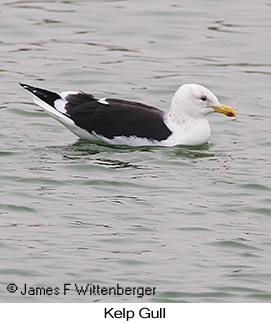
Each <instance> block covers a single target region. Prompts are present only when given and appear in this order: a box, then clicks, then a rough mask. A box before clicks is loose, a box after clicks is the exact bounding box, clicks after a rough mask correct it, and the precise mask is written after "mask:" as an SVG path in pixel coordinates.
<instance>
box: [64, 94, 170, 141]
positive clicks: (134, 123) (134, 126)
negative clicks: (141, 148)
mask: <svg viewBox="0 0 271 323" xmlns="http://www.w3.org/2000/svg"><path fill="white" fill-rule="evenodd" d="M66 100H67V102H68V103H67V104H66V106H65V109H66V110H67V114H68V115H69V116H70V118H71V119H72V120H73V121H74V123H75V124H76V125H77V126H79V127H81V128H83V129H85V130H87V131H88V132H90V133H91V132H93V131H95V133H96V134H98V135H102V136H104V137H106V138H108V139H113V138H114V137H116V136H128V137H129V136H136V137H140V138H148V139H154V140H158V141H161V140H165V139H167V138H168V137H169V136H170V135H171V133H172V132H171V131H170V130H169V129H168V127H167V126H166V125H165V123H164V112H163V111H161V110H159V109H157V108H154V107H151V106H148V105H146V104H142V103H139V102H132V101H126V100H119V99H105V100H104V101H101V102H103V103H101V102H99V100H96V99H95V98H94V97H93V96H92V95H90V94H86V93H78V94H70V95H69V96H67V97H66Z"/></svg>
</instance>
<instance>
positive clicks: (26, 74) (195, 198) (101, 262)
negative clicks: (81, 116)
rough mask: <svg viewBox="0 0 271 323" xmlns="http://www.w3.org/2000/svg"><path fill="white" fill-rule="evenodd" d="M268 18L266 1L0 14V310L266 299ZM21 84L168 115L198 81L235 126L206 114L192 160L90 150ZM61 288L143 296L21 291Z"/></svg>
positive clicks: (270, 208) (21, 7)
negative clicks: (175, 98) (228, 109)
mask: <svg viewBox="0 0 271 323" xmlns="http://www.w3.org/2000/svg"><path fill="white" fill-rule="evenodd" d="M270 13H271V3H270V1H268V0H263V1H257V2H255V1H252V0H249V1H247V0H246V1H245V0H237V1H236V0H235V1H228V0H227V1H226V0H222V1H219V2H214V1H212V0H204V1H199V0H198V1H197V0H195V1H192V2H191V1H188V0H186V1H181V2H178V1H173V0H167V1H157V0H156V1H154V0H151V1H148V2H146V1H130V0H126V1H86V0H85V1H83V0H78V1H76V0H71V1H49V0H48V1H46V0H44V1H25V0H21V1H7V0H5V1H3V2H2V4H1V7H0V18H1V19H0V29H1V39H0V41H1V49H2V50H1V55H0V60H1V69H0V73H1V79H2V82H1V89H0V91H1V109H0V113H1V129H0V136H1V144H0V158H1V169H0V172H1V173H0V174H1V176H0V192H1V200H0V232H1V240H0V248H1V253H0V259H1V265H0V292H1V294H0V295H1V296H0V297H1V301H2V302H26V301H27V302H94V301H95V302H118V301H120V302H122V301H129V302H141V301H146V302H263V301H264V302H269V301H270V300H271V292H270V290H271V283H270V277H271V272H270V268H271V258H270V253H271V237H270V227H271V217H270V216H271V197H270V191H271V186H270V177H271V175H270V166H271V162H270V160H271V159H270V146H271V141H270V138H271V136H270V135H271V131H270V118H271V112H270V111H271V110H270V102H271V92H270V81H271V79H270V76H271V64H270V53H271V51H270V50H271V46H270V44H271V42H270V25H271V21H270ZM19 81H22V82H26V83H29V84H33V85H36V86H40V87H44V88H48V89H52V90H57V91H63V90H72V89H75V90H78V89H80V90H83V91H86V92H90V93H93V94H95V95H96V96H97V97H99V96H100V97H105V96H108V95H110V96H111V97H112V96H113V97H121V98H124V99H134V100H139V101H142V102H145V103H147V104H151V105H155V106H157V107H159V108H161V109H163V110H165V111H167V109H168V108H169V104H170V99H171V97H172V95H173V93H174V92H175V91H176V89H177V88H178V87H179V85H181V84H183V83H189V82H193V83H199V84H202V85H204V86H207V87H208V88H209V89H211V90H212V91H213V92H214V93H215V94H216V95H217V96H218V97H219V99H220V101H221V102H222V103H224V104H227V105H229V106H232V107H233V108H235V109H236V111H237V113H238V120H237V121H236V122H232V121H230V120H229V119H227V118H225V117H224V116H222V115H212V116H210V123H211V128H212V138H211V140H210V142H209V143H208V144H206V145H203V146H201V147H194V148H193V147H173V148H150V147H145V148H129V147H109V146H106V145H96V144H93V143H89V142H84V141H79V140H78V139H77V138H76V137H75V136H74V135H73V134H71V133H70V132H69V131H68V130H67V129H65V128H64V127H63V126H62V125H60V124H58V123H57V122H56V121H55V120H53V119H52V118H50V117H49V116H47V115H46V114H45V113H43V112H42V111H41V110H40V109H39V108H38V107H36V106H35V105H33V104H32V101H31V98H30V97H29V95H28V93H26V92H25V91H23V90H22V89H21V88H20V87H19V86H18V85H17V83H18V82H19ZM10 283H15V284H16V285H17V286H18V291H17V292H16V293H8V291H7V285H8V284H10ZM65 283H71V284H74V283H77V284H82V285H86V284H88V283H90V284H100V285H101V286H107V287H110V286H115V285H116V284H117V283H118V284H120V285H121V286H131V287H133V286H135V287H140V286H145V287H147V286H151V287H156V293H155V295H152V296H145V297H143V298H137V297H136V296H118V297H117V296H105V295H103V296H101V295H87V296H82V295H81V296H79V295H77V294H76V292H75V291H74V290H73V291H72V292H69V293H68V294H67V295H63V292H61V293H60V294H59V295H54V294H53V295H47V296H23V295H21V294H20V291H21V290H22V289H23V286H24V284H27V285H28V286H45V287H48V286H51V287H61V288H63V284H65Z"/></svg>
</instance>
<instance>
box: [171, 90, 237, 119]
mask: <svg viewBox="0 0 271 323" xmlns="http://www.w3.org/2000/svg"><path fill="white" fill-rule="evenodd" d="M212 112H219V113H223V114H225V115H226V116H228V117H234V118H235V117H236V113H235V111H234V110H233V109H231V108H229V107H227V106H225V105H223V104H220V103H219V101H218V99H217V97H216V96H215V95H214V94H213V93H212V92H211V91H210V90H208V89H207V88H205V87H204V86H201V85H198V84H184V85H182V86H181V87H180V88H179V89H178V90H177V92H176V93H175V94H174V96H173V98H172V102H171V107H170V112H169V115H170V116H171V117H172V118H174V119H177V120H179V121H181V120H182V119H184V118H187V117H191V118H205V116H206V115H207V114H209V113H212Z"/></svg>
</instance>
